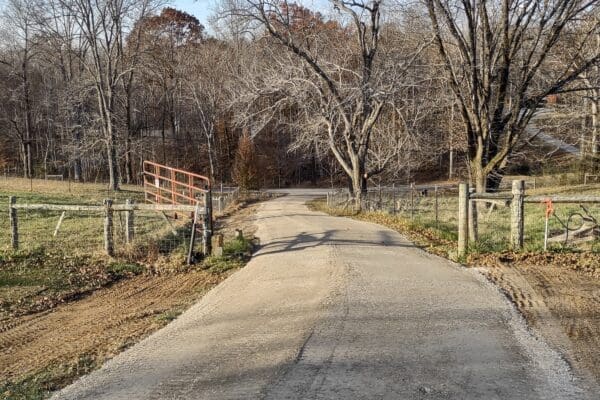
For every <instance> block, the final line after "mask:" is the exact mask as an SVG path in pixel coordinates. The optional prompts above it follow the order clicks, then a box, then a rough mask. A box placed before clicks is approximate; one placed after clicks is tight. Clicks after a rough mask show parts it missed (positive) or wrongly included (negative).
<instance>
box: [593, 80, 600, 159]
mask: <svg viewBox="0 0 600 400" xmlns="http://www.w3.org/2000/svg"><path fill="white" fill-rule="evenodd" d="M592 94H593V96H594V98H593V99H592V101H591V104H592V140H591V154H592V158H593V159H594V160H595V159H596V158H597V157H598V139H599V138H598V123H599V122H600V121H599V120H598V118H599V117H600V115H599V111H600V110H599V107H600V105H599V104H598V103H599V102H600V98H599V95H600V93H599V92H598V90H597V89H595V90H593V91H592Z"/></svg>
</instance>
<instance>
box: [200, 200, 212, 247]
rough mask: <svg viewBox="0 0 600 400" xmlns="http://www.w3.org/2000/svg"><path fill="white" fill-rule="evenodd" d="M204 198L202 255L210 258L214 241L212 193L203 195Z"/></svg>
mask: <svg viewBox="0 0 600 400" xmlns="http://www.w3.org/2000/svg"><path fill="white" fill-rule="evenodd" d="M202 196H203V197H204V213H203V214H202V253H203V254H204V256H205V257H206V256H209V255H210V253H211V245H212V243H211V241H212V221H211V219H212V216H211V212H210V209H211V208H212V207H210V203H211V201H212V200H211V198H210V191H208V192H204V193H203V194H202Z"/></svg>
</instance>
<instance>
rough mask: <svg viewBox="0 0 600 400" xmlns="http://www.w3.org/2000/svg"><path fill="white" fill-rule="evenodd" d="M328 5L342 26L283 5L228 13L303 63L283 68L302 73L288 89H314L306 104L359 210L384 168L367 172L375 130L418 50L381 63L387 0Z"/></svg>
mask: <svg viewBox="0 0 600 400" xmlns="http://www.w3.org/2000/svg"><path fill="white" fill-rule="evenodd" d="M331 4H332V6H333V7H334V9H335V10H337V12H338V18H337V21H333V20H330V21H326V20H325V19H324V18H323V17H322V16H321V15H319V14H316V13H312V12H310V11H308V10H306V9H305V8H303V7H301V6H298V5H296V4H294V3H290V2H288V1H286V0H284V1H278V0H277V1H276V0H243V1H237V2H233V3H231V4H230V10H229V12H230V13H231V14H232V15H235V16H237V17H241V18H245V19H246V20H247V21H251V22H257V23H258V25H259V28H261V29H263V30H264V31H265V32H266V33H267V35H268V36H269V37H270V38H271V39H272V40H274V41H275V43H278V44H279V45H280V46H283V47H284V48H286V49H287V50H288V51H289V53H290V54H291V55H292V56H293V57H295V59H296V60H297V61H298V62H299V63H300V64H299V65H298V64H296V63H295V61H293V60H291V61H290V64H289V66H290V67H291V68H286V67H284V66H283V65H280V68H282V70H284V71H285V70H286V69H290V70H291V69H294V70H297V71H299V72H300V74H299V75H296V76H291V77H290V79H289V80H288V85H287V86H288V89H291V90H297V89H296V87H297V86H298V85H300V84H306V85H308V87H310V88H311V89H312V94H311V96H309V97H310V98H309V100H310V102H311V103H315V102H316V107H315V108H313V111H314V112H316V114H317V115H318V119H319V121H320V127H319V129H322V130H324V131H325V132H327V137H328V140H327V141H328V146H329V149H330V151H331V152H332V153H333V155H334V156H335V158H336V160H337V162H338V163H339V164H340V165H341V167H342V169H343V170H344V171H345V173H346V174H347V175H348V177H349V179H350V182H351V186H352V191H353V193H354V196H355V200H356V207H357V208H360V206H361V197H362V193H363V192H364V191H365V190H366V188H367V182H368V180H369V178H371V177H372V176H374V175H377V174H379V173H381V172H382V171H383V170H384V169H385V167H386V165H387V162H386V161H385V160H383V162H380V163H378V166H374V167H373V168H369V167H370V165H369V163H368V159H369V155H370V150H371V144H372V133H373V129H374V126H375V124H376V123H377V121H378V119H379V117H380V115H381V112H382V109H383V107H384V104H385V102H386V100H387V99H388V96H389V94H390V91H391V90H393V87H394V85H396V84H397V83H398V82H396V79H397V78H398V77H401V76H402V75H403V73H404V72H405V71H406V69H407V68H408V67H409V66H410V65H412V62H413V61H414V59H415V58H416V54H418V51H417V52H415V54H411V55H410V56H409V57H403V58H401V59H397V60H395V63H394V64H384V63H381V62H380V60H379V58H378V54H379V51H380V39H381V29H382V20H381V7H382V1H381V0H359V1H354V0H348V1H346V0H332V1H331ZM259 34H260V33H259ZM270 61H271V60H270ZM270 61H269V62H270ZM276 62H281V60H277V61H276ZM295 86H296V87H295ZM305 97H306V96H305ZM390 159H391V157H390Z"/></svg>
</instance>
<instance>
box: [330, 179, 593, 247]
mask: <svg viewBox="0 0 600 400" xmlns="http://www.w3.org/2000/svg"><path fill="white" fill-rule="evenodd" d="M518 182H520V181H518ZM522 185H523V186H522V187H523V188H524V189H527V190H528V191H534V190H535V181H524V182H522ZM505 187H507V185H504V186H503V187H502V188H505ZM513 196H514V195H513V193H512V192H511V191H497V192H495V193H493V194H487V195H481V196H478V195H476V194H474V193H473V194H471V195H469V196H468V199H469V200H467V204H468V211H467V213H466V214H467V216H468V221H467V223H466V224H467V225H468V229H467V230H468V236H469V237H468V251H475V252H501V251H506V250H511V249H512V250H515V249H519V248H523V249H524V250H526V251H544V250H555V251H600V227H599V224H598V222H599V221H600V200H599V199H600V197H597V196H596V197H594V196H585V195H583V194H581V195H575V196H571V197H568V196H567V197H565V196H562V197H561V196H560V195H553V194H545V195H536V196H526V192H525V191H524V192H523V196H522V197H521V198H522V200H521V201H522V216H521V217H520V218H521V219H522V220H520V222H515V215H514V213H515V208H514V204H515V203H514V199H515V198H514V197H513ZM552 199H555V200H556V201H555V202H554V203H551V204H552V207H553V208H552V210H551V212H549V211H548V210H549V209H548V201H551V200H552ZM327 203H328V206H329V207H331V208H334V209H338V210H347V211H351V210H353V208H354V198H353V196H352V195H351V194H350V193H349V191H348V190H335V191H332V192H330V193H328V196H327ZM361 209H362V210H363V211H368V212H385V213H387V214H390V215H393V216H394V217H396V218H399V219H402V220H405V221H409V222H410V225H409V226H412V227H421V228H428V229H431V230H433V231H434V232H436V233H437V234H438V235H439V236H440V237H443V238H444V239H449V240H453V241H458V236H459V233H458V229H459V220H458V216H459V196H458V185H444V186H441V185H440V186H435V185H434V186H416V185H411V186H401V187H377V188H373V189H370V190H369V191H368V192H367V193H364V194H363V199H362V206H361ZM546 215H547V216H548V218H546ZM546 220H547V223H546ZM515 224H517V225H519V224H522V226H523V229H522V233H521V234H522V239H521V241H522V246H519V247H516V246H515V243H514V242H513V240H514V239H513V236H514V230H515Z"/></svg>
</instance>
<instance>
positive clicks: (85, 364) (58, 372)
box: [0, 354, 99, 400]
mask: <svg viewBox="0 0 600 400" xmlns="http://www.w3.org/2000/svg"><path fill="white" fill-rule="evenodd" d="M98 366H99V365H98V362H97V360H96V358H95V357H94V356H93V355H90V354H82V355H81V356H80V357H79V359H78V360H77V362H76V363H73V364H69V365H53V366H49V367H47V368H46V369H44V370H42V371H39V372H37V373H35V374H32V375H29V376H26V377H24V378H22V379H19V380H16V381H12V382H5V383H3V384H2V385H0V399H1V400H43V399H47V398H48V397H50V395H51V394H52V392H54V391H56V390H59V389H61V388H63V387H65V386H67V385H68V384H70V383H72V382H74V381H75V380H76V379H77V378H79V377H81V376H83V375H86V374H88V373H90V372H91V371H93V370H94V369H96V368H98Z"/></svg>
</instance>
